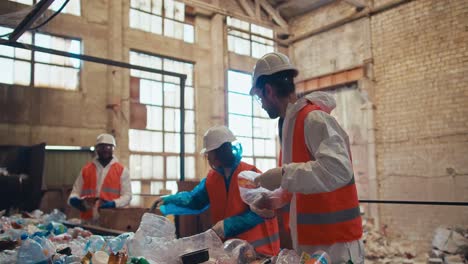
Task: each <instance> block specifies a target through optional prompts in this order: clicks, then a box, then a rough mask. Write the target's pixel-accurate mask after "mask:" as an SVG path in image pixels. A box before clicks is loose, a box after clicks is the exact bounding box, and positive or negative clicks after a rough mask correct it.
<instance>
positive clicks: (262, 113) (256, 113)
mask: <svg viewBox="0 0 468 264" xmlns="http://www.w3.org/2000/svg"><path fill="white" fill-rule="evenodd" d="M253 108H254V116H258V117H264V118H270V117H268V113H267V112H266V111H265V110H264V109H263V108H262V105H261V104H260V103H259V102H254V104H253Z"/></svg>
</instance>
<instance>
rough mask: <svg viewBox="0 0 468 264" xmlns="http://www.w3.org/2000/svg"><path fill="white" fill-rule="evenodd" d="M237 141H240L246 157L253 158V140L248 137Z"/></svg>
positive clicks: (239, 138) (238, 138)
mask: <svg viewBox="0 0 468 264" xmlns="http://www.w3.org/2000/svg"><path fill="white" fill-rule="evenodd" d="M237 141H239V142H240V143H241V145H242V151H243V155H244V156H252V154H253V151H252V139H251V138H246V137H237Z"/></svg>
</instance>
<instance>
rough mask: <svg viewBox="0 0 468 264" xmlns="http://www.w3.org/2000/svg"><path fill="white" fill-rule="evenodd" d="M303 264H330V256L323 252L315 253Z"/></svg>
mask: <svg viewBox="0 0 468 264" xmlns="http://www.w3.org/2000/svg"><path fill="white" fill-rule="evenodd" d="M305 264H331V259H330V256H329V255H328V254H327V252H325V251H323V250H318V251H315V252H314V253H313V254H312V255H310V258H309V259H307V260H306V261H305Z"/></svg>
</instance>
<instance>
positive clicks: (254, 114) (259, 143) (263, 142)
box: [228, 70, 277, 171]
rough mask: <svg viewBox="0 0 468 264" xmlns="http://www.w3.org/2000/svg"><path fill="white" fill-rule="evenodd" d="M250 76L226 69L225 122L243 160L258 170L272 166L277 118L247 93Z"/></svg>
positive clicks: (274, 154)
mask: <svg viewBox="0 0 468 264" xmlns="http://www.w3.org/2000/svg"><path fill="white" fill-rule="evenodd" d="M250 83H251V76H250V74H247V73H241V72H236V71H231V70H230V71H228V114H229V116H228V124H229V128H230V129H231V130H232V131H233V133H234V135H235V136H236V137H237V140H238V141H239V142H240V143H241V144H242V148H243V156H244V159H243V160H244V161H245V162H247V163H250V164H254V165H255V166H257V168H259V169H260V170H262V171H265V170H267V169H271V168H274V167H276V154H277V150H276V145H277V144H276V135H277V124H276V123H277V122H276V120H272V119H270V118H269V117H268V114H267V113H266V112H265V111H264V110H263V109H262V107H261V105H260V104H259V103H258V102H255V101H254V100H253V98H252V96H250V95H249V90H250Z"/></svg>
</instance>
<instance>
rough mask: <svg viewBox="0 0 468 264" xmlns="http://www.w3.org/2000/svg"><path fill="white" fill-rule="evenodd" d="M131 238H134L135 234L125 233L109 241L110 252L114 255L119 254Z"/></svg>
mask: <svg viewBox="0 0 468 264" xmlns="http://www.w3.org/2000/svg"><path fill="white" fill-rule="evenodd" d="M129 237H133V234H132V233H123V234H120V235H119V236H117V237H114V238H111V239H109V240H108V241H107V245H108V246H109V248H110V251H111V252H112V253H117V252H119V251H120V250H122V248H124V246H125V244H126V242H127V239H128V238H129Z"/></svg>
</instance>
